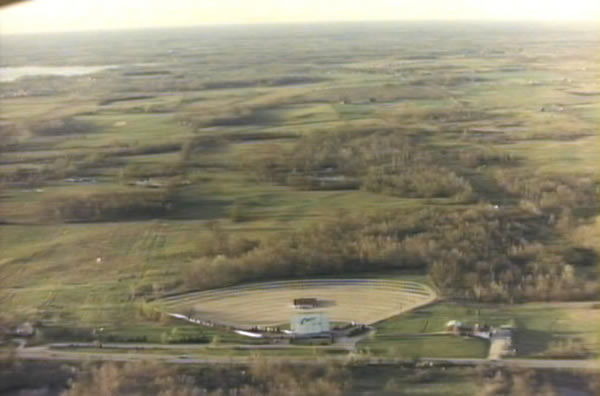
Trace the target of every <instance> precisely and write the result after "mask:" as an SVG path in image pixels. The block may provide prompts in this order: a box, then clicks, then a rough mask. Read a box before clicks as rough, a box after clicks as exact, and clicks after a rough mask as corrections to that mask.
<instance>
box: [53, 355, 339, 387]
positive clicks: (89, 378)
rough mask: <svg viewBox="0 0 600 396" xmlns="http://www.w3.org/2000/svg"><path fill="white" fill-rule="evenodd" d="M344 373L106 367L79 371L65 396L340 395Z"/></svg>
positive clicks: (262, 363) (258, 367)
mask: <svg viewBox="0 0 600 396" xmlns="http://www.w3.org/2000/svg"><path fill="white" fill-rule="evenodd" d="M346 376H347V371H346V370H345V369H343V368H342V367H340V366H339V365H335V364H322V365H310V366H302V367H299V366H293V365H291V364H289V363H285V362H269V361H267V360H264V359H257V360H256V361H254V362H252V363H251V364H250V365H249V367H248V368H245V367H238V368H231V367H221V368H219V367H207V368H202V369H192V370H186V371H184V370H182V369H179V368H177V367H176V366H166V365H162V364H159V363H151V362H141V363H126V364H117V363H105V364H102V365H100V366H98V367H92V368H88V369H87V370H82V371H81V372H80V374H79V376H78V378H77V379H76V380H75V381H74V382H73V384H72V385H71V387H70V389H68V390H67V391H65V392H63V393H62V395H63V396H80V395H87V396H107V395H110V396H121V395H122V396H125V395H127V396H130V395H161V396H227V395H231V396H234V395H235V396H280V395H289V396H321V395H329V396H340V395H342V391H343V389H344V388H345V386H346Z"/></svg>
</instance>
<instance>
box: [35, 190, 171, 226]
mask: <svg viewBox="0 0 600 396" xmlns="http://www.w3.org/2000/svg"><path fill="white" fill-rule="evenodd" d="M170 209H171V201H170V197H169V193H168V192H166V191H160V190H159V191H154V190H137V191H134V190H131V191H118V192H117V191H115V192H91V193H86V194H64V195H54V196H50V197H48V198H46V199H44V200H43V201H42V209H41V210H42V217H43V218H45V219H47V220H52V221H64V222H70V221H73V222H79V221H107V220H115V221H116V220H123V219H132V218H154V217H160V216H164V215H165V214H167V213H168V212H169V211H170Z"/></svg>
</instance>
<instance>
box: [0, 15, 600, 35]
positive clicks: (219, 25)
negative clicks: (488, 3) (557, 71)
mask: <svg viewBox="0 0 600 396" xmlns="http://www.w3.org/2000/svg"><path fill="white" fill-rule="evenodd" d="M360 23H363V24H375V23H445V24H464V23H478V24H484V23H489V24H524V23H525V24H527V23H529V24H537V25H562V26H564V25H570V24H573V23H577V24H579V25H582V24H583V25H586V26H588V25H591V24H594V25H595V26H596V28H598V30H599V31H600V21H599V20H598V19H583V20H582V19H572V20H567V19H560V20H553V19H377V20H373V19H371V20H360V19H356V20H323V21H282V22H223V23H200V24H194V25H155V26H132V27H119V28H108V29H102V28H92V29H75V30H53V31H34V32H18V31H17V32H2V30H1V28H0V37H6V36H29V35H37V34H65V33H110V32H115V33H117V32H128V31H139V30H167V29H193V28H203V27H206V28H211V27H214V28H227V27H268V26H288V25H296V26H297V25H325V24H360ZM578 27H581V26H573V28H578Z"/></svg>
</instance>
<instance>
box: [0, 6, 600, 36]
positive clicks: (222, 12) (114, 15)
mask: <svg viewBox="0 0 600 396" xmlns="http://www.w3.org/2000/svg"><path fill="white" fill-rule="evenodd" d="M378 20H390V21H391V20H510V21H515V20H542V21H598V22H599V23H600V0H29V1H25V2H22V3H17V4H15V5H12V6H8V7H4V8H2V9H1V10H0V34H12V33H40V32H61V31H80V30H115V29H130V28H144V27H169V26H194V25H214V24H258V23H288V22H326V21H378Z"/></svg>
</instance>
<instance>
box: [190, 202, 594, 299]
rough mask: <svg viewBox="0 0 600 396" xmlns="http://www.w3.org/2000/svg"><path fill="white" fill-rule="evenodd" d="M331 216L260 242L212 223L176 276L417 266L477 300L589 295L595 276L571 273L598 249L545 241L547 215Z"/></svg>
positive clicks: (448, 289) (193, 282)
mask: <svg viewBox="0 0 600 396" xmlns="http://www.w3.org/2000/svg"><path fill="white" fill-rule="evenodd" d="M335 217H336V220H331V221H329V222H325V223H321V224H318V225H314V226H311V227H308V228H305V229H301V230H297V231H293V232H291V233H289V234H286V235H278V236H277V237H276V238H272V239H268V240H266V241H263V242H258V241H251V240H246V239H244V238H241V239H240V238H236V237H229V236H226V234H227V233H226V232H225V231H223V230H222V229H219V230H213V231H212V237H210V238H209V239H208V240H206V241H204V242H203V243H202V244H201V245H199V251H198V255H199V256H201V257H200V258H198V259H196V260H194V261H193V262H191V263H190V264H189V265H188V270H187V272H186V274H185V276H184V278H183V279H184V282H185V283H186V286H187V287H188V288H210V287H215V286H223V285H229V284H233V283H238V282H242V281H250V280H258V279H266V278H291V277H303V276H308V275H346V276H348V275H350V274H352V273H358V272H374V271H384V270H385V271H389V270H419V271H427V273H428V274H429V276H430V278H431V280H432V281H433V282H434V284H435V285H436V286H438V287H439V288H440V289H441V290H442V291H443V292H444V293H445V294H447V295H451V296H454V297H460V298H470V299H477V300H480V301H505V302H516V301H526V300H561V299H584V298H593V297H594V296H595V295H596V293H597V285H596V282H595V280H594V279H588V280H584V279H581V278H577V277H576V276H575V275H576V271H579V270H585V268H586V266H593V263H594V262H595V260H596V257H597V253H596V252H595V251H594V250H592V249H589V248H585V247H580V246H577V245H566V246H552V245H550V246H548V245H546V244H545V242H546V241H548V240H550V239H552V238H554V237H555V236H554V234H553V231H552V229H548V227H547V224H548V221H549V219H550V217H551V215H544V214H535V213H530V212H528V211H526V210H523V209H519V208H497V207H494V206H492V205H485V204H483V205H478V206H475V207H472V208H469V209H465V210H461V211H457V210H453V211H449V210H445V209H422V210H418V211H396V212H380V213H377V214H373V215H369V216H361V215H356V214H355V215H352V214H349V213H339V214H338V216H335Z"/></svg>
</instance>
